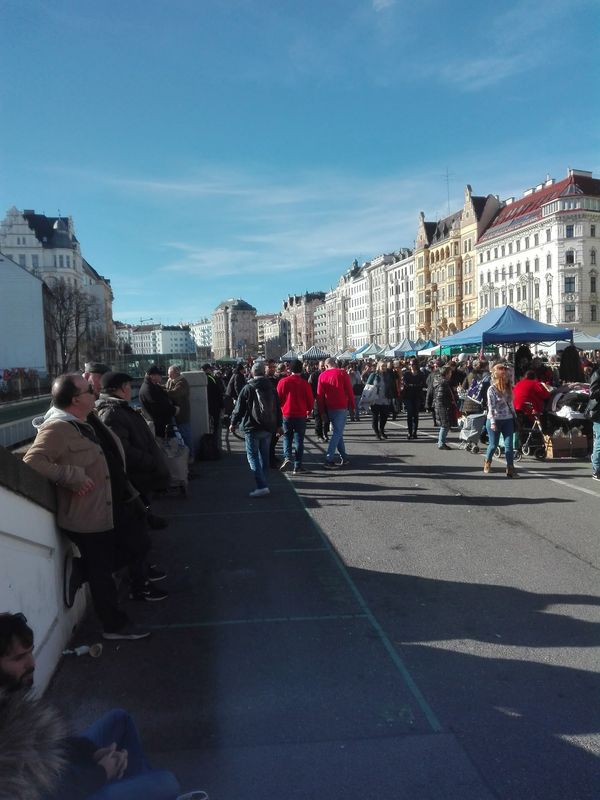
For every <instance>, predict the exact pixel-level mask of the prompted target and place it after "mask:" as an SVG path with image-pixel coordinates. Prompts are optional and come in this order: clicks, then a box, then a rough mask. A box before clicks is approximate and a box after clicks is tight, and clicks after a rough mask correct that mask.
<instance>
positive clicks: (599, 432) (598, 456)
mask: <svg viewBox="0 0 600 800" xmlns="http://www.w3.org/2000/svg"><path fill="white" fill-rule="evenodd" d="M592 428H593V431H594V448H593V450H592V469H593V471H594V472H600V422H594V423H592Z"/></svg>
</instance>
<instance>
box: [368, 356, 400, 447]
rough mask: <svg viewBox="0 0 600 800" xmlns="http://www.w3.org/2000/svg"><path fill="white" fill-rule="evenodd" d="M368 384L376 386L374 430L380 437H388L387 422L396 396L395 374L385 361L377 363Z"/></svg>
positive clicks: (373, 403) (372, 411) (372, 407)
mask: <svg viewBox="0 0 600 800" xmlns="http://www.w3.org/2000/svg"><path fill="white" fill-rule="evenodd" d="M367 383H368V384H371V385H373V386H375V392H374V394H375V397H374V399H373V402H372V403H371V413H372V414H373V431H374V432H375V436H377V438H378V439H387V438H388V437H387V433H385V423H386V422H387V420H388V417H389V415H390V411H391V410H392V400H393V399H394V396H395V391H396V387H395V381H394V375H393V374H392V373H391V372H390V370H389V369H388V368H387V364H386V363H385V361H380V362H379V363H378V364H377V370H376V371H375V372H372V373H371V375H369V378H368V380H367Z"/></svg>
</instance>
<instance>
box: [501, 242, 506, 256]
mask: <svg viewBox="0 0 600 800" xmlns="http://www.w3.org/2000/svg"><path fill="white" fill-rule="evenodd" d="M500 254H501V255H502V258H504V256H505V255H506V246H505V245H502V247H501V248H500Z"/></svg>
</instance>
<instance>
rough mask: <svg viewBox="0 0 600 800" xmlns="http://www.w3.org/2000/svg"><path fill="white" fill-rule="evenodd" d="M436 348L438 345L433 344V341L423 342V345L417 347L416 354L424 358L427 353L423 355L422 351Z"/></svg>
mask: <svg viewBox="0 0 600 800" xmlns="http://www.w3.org/2000/svg"><path fill="white" fill-rule="evenodd" d="M415 345H416V342H415ZM436 347H438V343H437V342H434V341H433V339H429V341H427V342H425V343H424V344H422V345H421V346H420V347H419V349H418V352H419V353H420V354H421V355H424V356H425V355H428V353H424V352H423V350H431V349H432V348H433V349H435V348H436Z"/></svg>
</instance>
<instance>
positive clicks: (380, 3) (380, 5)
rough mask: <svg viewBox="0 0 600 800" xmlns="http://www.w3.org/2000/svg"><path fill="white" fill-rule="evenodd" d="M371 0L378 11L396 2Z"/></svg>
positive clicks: (374, 8)
mask: <svg viewBox="0 0 600 800" xmlns="http://www.w3.org/2000/svg"><path fill="white" fill-rule="evenodd" d="M371 2H372V3H373V10H374V11H377V12H379V11H383V10H384V9H386V8H390V7H391V6H393V5H395V4H396V0H371Z"/></svg>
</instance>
